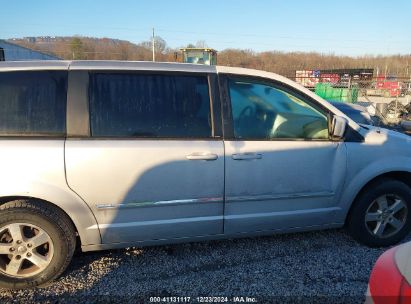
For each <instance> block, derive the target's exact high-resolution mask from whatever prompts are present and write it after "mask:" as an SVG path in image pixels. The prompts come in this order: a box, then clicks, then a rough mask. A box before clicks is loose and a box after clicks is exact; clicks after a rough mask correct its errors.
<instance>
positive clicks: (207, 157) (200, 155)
mask: <svg viewBox="0 0 411 304" xmlns="http://www.w3.org/2000/svg"><path fill="white" fill-rule="evenodd" d="M186 158H187V159H189V160H216V159H218V155H217V154H213V153H192V154H190V155H187V156H186Z"/></svg>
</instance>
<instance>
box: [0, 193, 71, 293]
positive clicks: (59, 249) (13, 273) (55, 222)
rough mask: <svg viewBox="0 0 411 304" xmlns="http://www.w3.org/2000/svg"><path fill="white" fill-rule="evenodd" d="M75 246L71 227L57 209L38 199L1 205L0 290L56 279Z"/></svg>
mask: <svg viewBox="0 0 411 304" xmlns="http://www.w3.org/2000/svg"><path fill="white" fill-rule="evenodd" d="M75 245H76V235H75V230H74V227H73V225H72V223H71V221H70V220H69V219H68V218H67V216H66V215H65V214H64V213H63V212H62V211H61V210H59V209H57V208H56V207H53V206H52V205H50V204H47V203H44V202H43V201H40V200H15V201H11V202H8V203H5V204H3V205H1V206H0V287H2V288H6V289H23V288H30V287H36V286H41V285H43V284H45V283H48V282H50V281H52V280H54V279H56V278H57V277H58V276H59V275H61V273H63V271H64V270H65V269H66V268H67V266H68V264H69V263H70V261H71V258H72V256H73V253H74V250H75Z"/></svg>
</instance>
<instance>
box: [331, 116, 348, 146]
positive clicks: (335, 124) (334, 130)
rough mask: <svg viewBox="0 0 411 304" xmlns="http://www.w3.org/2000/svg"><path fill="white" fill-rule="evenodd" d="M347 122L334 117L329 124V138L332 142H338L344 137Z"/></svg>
mask: <svg viewBox="0 0 411 304" xmlns="http://www.w3.org/2000/svg"><path fill="white" fill-rule="evenodd" d="M347 125H348V120H347V119H345V118H344V117H341V116H337V115H334V116H333V121H332V124H331V137H332V139H334V140H339V139H342V138H343V137H344V134H345V131H346V129H347Z"/></svg>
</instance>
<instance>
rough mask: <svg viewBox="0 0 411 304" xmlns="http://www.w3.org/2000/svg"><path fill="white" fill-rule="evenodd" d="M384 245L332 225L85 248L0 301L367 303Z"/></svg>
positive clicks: (5, 295) (1, 297)
mask: <svg viewBox="0 0 411 304" xmlns="http://www.w3.org/2000/svg"><path fill="white" fill-rule="evenodd" d="M407 240H411V237H408V238H407ZM383 251H384V250H383V249H371V248H367V247H365V246H361V245H360V244H358V243H357V242H355V241H354V240H353V239H352V238H351V237H350V236H349V235H347V233H346V232H345V231H344V230H329V231H320V232H308V233H295V234H287V235H275V236H270V237H259V238H246V239H235V240H226V241H213V242H204V243H190V244H181V245H171V246H158V247H149V248H128V249H124V250H112V251H103V252H92V253H80V254H78V255H76V256H75V257H74V258H73V262H72V263H71V265H70V266H69V268H68V269H67V271H66V272H65V274H64V275H63V276H62V277H61V278H60V279H58V280H57V281H56V282H54V283H53V284H51V285H50V286H48V287H46V288H42V289H33V290H24V291H17V292H10V291H1V292H0V302H1V303H8V302H9V303H11V302H17V303H31V302H42V303H44V302H46V303H47V302H48V303H101V302H121V303H126V302H129V303H149V302H150V296H158V297H167V296H178V297H191V299H190V302H191V303H195V302H198V301H200V302H201V300H204V302H206V301H207V300H217V299H209V298H197V297H211V296H224V297H228V298H227V300H228V301H229V302H232V301H233V300H235V299H234V298H233V297H236V296H238V297H241V296H242V297H244V298H243V299H244V301H245V300H246V299H245V297H249V298H252V299H253V300H255V301H257V302H258V303H267V302H278V303H283V302H289V303H296V302H301V303H318V302H323V303H330V302H331V303H362V302H363V301H364V294H365V292H366V289H367V283H368V277H369V274H370V271H371V268H372V266H373V264H374V262H375V261H376V259H377V258H378V256H379V255H380V254H381V253H382V252H383ZM164 299H165V298H164ZM171 300H172V299H170V301H171ZM175 300H177V299H175ZM182 300H183V299H180V302H182ZM186 300H187V299H186ZM220 300H225V299H224V298H222V299H220ZM239 300H241V298H240V299H239ZM208 302H210V301H208ZM160 303H161V302H160Z"/></svg>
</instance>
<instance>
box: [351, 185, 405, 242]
mask: <svg viewBox="0 0 411 304" xmlns="http://www.w3.org/2000/svg"><path fill="white" fill-rule="evenodd" d="M347 228H348V231H349V232H350V234H351V235H352V236H353V237H354V238H355V239H356V240H357V241H359V242H361V243H363V244H365V245H367V246H370V247H384V246H390V245H394V244H396V243H398V242H399V241H401V240H402V239H403V238H404V237H405V236H407V234H408V233H409V232H410V230H411V188H410V187H409V186H407V185H406V184H404V183H402V182H400V181H398V180H393V179H382V180H379V181H377V182H375V183H372V184H371V185H369V186H368V187H367V188H366V189H365V190H364V191H362V193H361V194H360V195H359V197H358V198H357V200H356V201H355V203H354V205H353V207H352V209H351V211H350V214H349V218H348V222H347Z"/></svg>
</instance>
